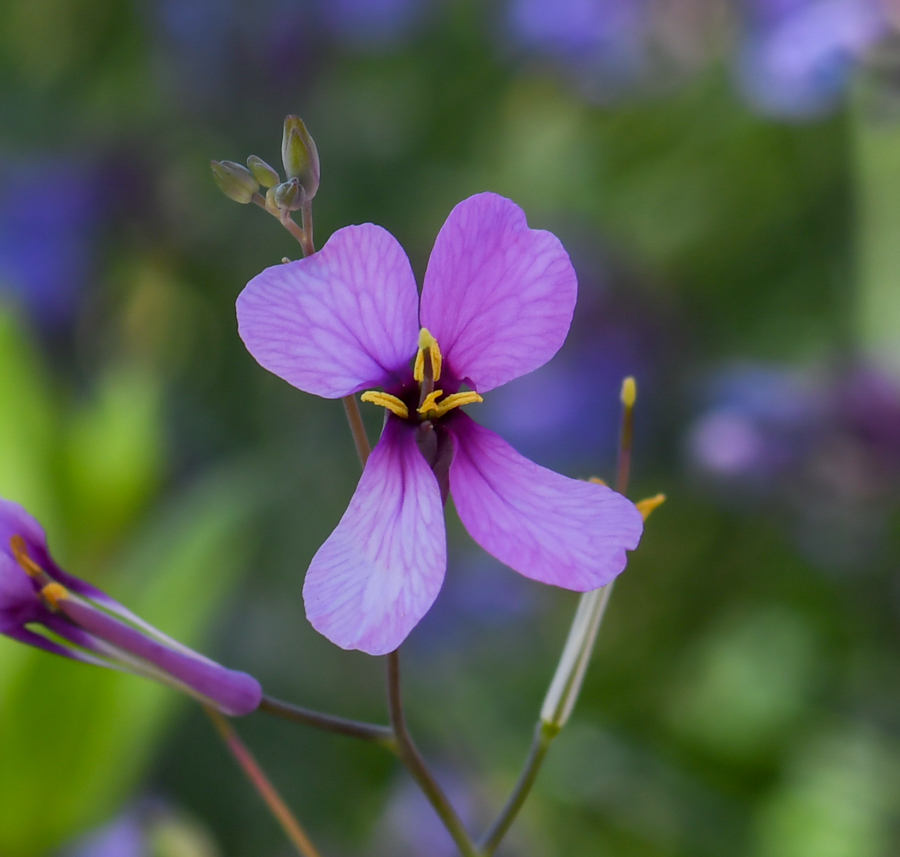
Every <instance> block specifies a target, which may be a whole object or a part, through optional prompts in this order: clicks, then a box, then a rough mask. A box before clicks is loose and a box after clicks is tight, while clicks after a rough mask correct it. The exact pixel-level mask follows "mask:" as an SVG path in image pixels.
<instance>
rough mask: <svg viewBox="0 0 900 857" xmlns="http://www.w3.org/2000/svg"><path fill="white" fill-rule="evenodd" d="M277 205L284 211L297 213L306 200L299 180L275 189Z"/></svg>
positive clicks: (288, 182)
mask: <svg viewBox="0 0 900 857" xmlns="http://www.w3.org/2000/svg"><path fill="white" fill-rule="evenodd" d="M274 197H275V204H276V205H277V206H278V207H279V208H280V209H282V210H283V211H297V210H298V209H299V208H301V207H302V206H303V203H304V202H305V200H306V193H305V192H304V190H303V185H301V184H300V181H299V180H298V179H291V180H290V181H287V182H282V183H281V184H280V185H278V187H276V188H275V193H274Z"/></svg>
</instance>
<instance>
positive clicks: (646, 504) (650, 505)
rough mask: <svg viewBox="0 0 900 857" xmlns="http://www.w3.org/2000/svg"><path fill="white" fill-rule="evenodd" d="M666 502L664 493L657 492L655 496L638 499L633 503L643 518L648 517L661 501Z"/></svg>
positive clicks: (660, 504)
mask: <svg viewBox="0 0 900 857" xmlns="http://www.w3.org/2000/svg"><path fill="white" fill-rule="evenodd" d="M665 502H666V495H665V494H657V495H656V496H655V497H648V498H647V499H646V500H638V502H637V503H635V504H634V505H635V506H637V510H638V511H639V512H640V513H641V515H642V516H643V518H644V520H645V521H646V520H647V518H649V517H650V513H651V512H652V511H653V510H654V509H656V508H657V507H658V506H662V504H663V503H665Z"/></svg>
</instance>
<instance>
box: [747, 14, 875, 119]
mask: <svg viewBox="0 0 900 857" xmlns="http://www.w3.org/2000/svg"><path fill="white" fill-rule="evenodd" d="M747 27H748V31H749V33H748V36H747V39H746V41H745V44H744V47H743V50H742V52H741V54H740V57H739V63H738V76H739V82H740V85H741V88H742V89H743V91H744V92H745V94H746V96H747V98H748V99H749V100H750V101H751V102H752V103H753V104H755V105H756V106H757V107H758V108H759V109H760V110H762V111H763V112H765V113H769V114H772V115H775V116H795V117H814V116H819V115H822V114H823V113H825V112H827V111H828V110H829V109H831V108H832V107H833V106H834V105H835V104H836V102H837V100H838V98H839V97H840V95H841V93H842V91H843V89H844V87H845V85H846V83H847V80H848V78H849V76H850V73H851V72H852V70H853V68H854V67H855V66H856V65H858V64H859V62H860V61H861V60H862V59H863V57H864V55H865V53H866V52H867V51H868V50H869V48H870V47H872V45H873V44H874V43H875V42H876V41H878V40H879V39H880V38H881V37H882V36H884V35H885V33H886V32H887V30H888V22H887V19H886V16H885V14H884V10H883V8H882V6H881V2H880V0H752V2H751V4H750V8H749V10H748V22H747Z"/></svg>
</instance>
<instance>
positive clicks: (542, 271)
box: [421, 193, 578, 393]
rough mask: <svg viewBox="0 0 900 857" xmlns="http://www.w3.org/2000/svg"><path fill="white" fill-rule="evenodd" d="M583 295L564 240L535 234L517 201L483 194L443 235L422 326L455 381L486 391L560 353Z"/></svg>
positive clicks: (463, 206) (464, 206)
mask: <svg viewBox="0 0 900 857" xmlns="http://www.w3.org/2000/svg"><path fill="white" fill-rule="evenodd" d="M577 289H578V282H577V279H576V277H575V271H574V269H573V268H572V264H571V262H570V261H569V256H568V254H567V253H566V251H565V250H564V249H563V246H562V244H560V242H559V239H558V238H556V236H555V235H551V234H550V233H549V232H544V231H541V230H538V229H529V228H528V224H527V223H526V222H525V214H524V212H523V211H522V209H521V208H519V207H518V206H517V205H516V204H515V203H513V202H510V201H509V200H508V199H504V198H503V197H502V196H497V195H496V194H493V193H482V194H478V195H477V196H471V197H469V198H468V199H466V200H463V201H462V202H461V203H459V205H457V206H456V208H454V209H453V211H451V212H450V216H449V217H448V218H447V222H446V223H445V224H444V225H443V227H442V228H441V231H440V233H439V234H438V237H437V241H435V243H434V249H433V250H432V251H431V259H430V260H429V262H428V270H427V272H426V274H425V284H424V287H423V289H422V311H421V319H422V325H423V326H424V327H427V328H428V330H429V331H430V332H431V333H432V335H433V336H434V337H435V338H436V339H437V341H438V345H440V347H441V351H442V352H443V355H444V359H445V361H446V362H447V364H448V366H449V368H450V369H451V371H452V372H453V374H454V375H455V376H456V379H457V380H460V381H463V380H466V379H468V380H469V383H471V384H472V385H473V386H474V387H475V389H476V390H477V391H478V392H479V393H484V392H486V391H488V390H493V389H494V388H495V387H499V386H500V385H501V384H505V383H506V382H507V381H511V380H512V379H513V378H518V377H519V376H520V375H525V374H527V373H528V372H531V371H533V370H534V369H537V368H538V367H539V366H543V365H544V364H545V363H546V362H547V361H548V360H549V359H550V358H551V357H552V356H553V355H554V354H556V352H557V351H559V349H560V347H561V346H562V344H563V342H564V341H565V338H566V334H567V333H568V332H569V325H570V324H571V322H572V313H573V311H574V309H575V298H576V293H577Z"/></svg>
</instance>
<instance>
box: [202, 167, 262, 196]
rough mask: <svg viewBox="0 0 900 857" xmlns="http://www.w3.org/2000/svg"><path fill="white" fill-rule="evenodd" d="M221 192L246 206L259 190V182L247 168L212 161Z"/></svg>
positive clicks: (214, 175)
mask: <svg viewBox="0 0 900 857" xmlns="http://www.w3.org/2000/svg"><path fill="white" fill-rule="evenodd" d="M209 165H210V166H211V167H212V171H213V178H214V179H215V180H216V184H217V185H218V186H219V190H221V191H222V193H224V194H225V196H227V197H228V198H229V199H233V200H234V201H235V202H239V203H241V204H242V205H246V204H247V203H248V202H250V200H252V199H253V194H255V193H256V192H257V191H258V190H259V182H258V181H257V180H256V179H255V178H254V177H253V173H251V172H250V170H248V169H247V168H246V167H244V166H241V165H240V164H236V163H235V162H234V161H210V162H209Z"/></svg>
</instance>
